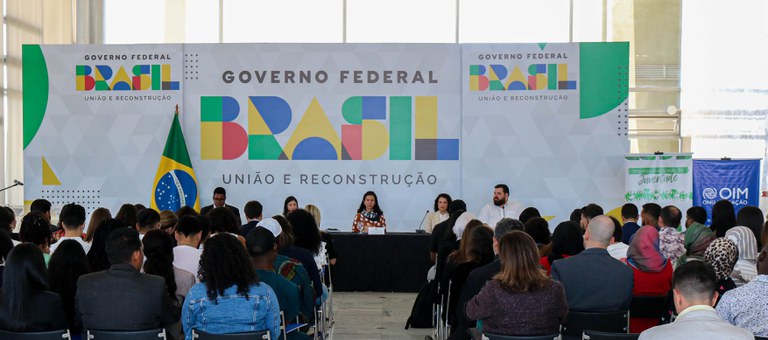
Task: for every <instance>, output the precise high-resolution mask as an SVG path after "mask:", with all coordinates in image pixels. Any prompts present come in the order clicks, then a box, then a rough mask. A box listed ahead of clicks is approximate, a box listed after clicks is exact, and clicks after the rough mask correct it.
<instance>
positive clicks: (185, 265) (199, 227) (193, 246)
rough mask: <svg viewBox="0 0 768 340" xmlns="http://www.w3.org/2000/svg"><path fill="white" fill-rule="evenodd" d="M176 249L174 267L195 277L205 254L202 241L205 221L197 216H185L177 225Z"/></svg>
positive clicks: (174, 250)
mask: <svg viewBox="0 0 768 340" xmlns="http://www.w3.org/2000/svg"><path fill="white" fill-rule="evenodd" d="M174 234H175V236H176V244H177V246H176V247H173V266H174V267H176V268H179V269H182V270H185V271H187V272H190V273H192V274H193V276H194V277H195V281H196V282H197V272H198V270H199V269H200V255H201V254H202V253H203V251H202V250H201V249H199V246H200V239H201V238H202V234H203V221H202V220H201V219H200V218H198V217H197V216H184V217H182V218H181V219H179V223H178V224H177V225H176V232H175V233H174Z"/></svg>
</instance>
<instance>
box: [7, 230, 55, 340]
mask: <svg viewBox="0 0 768 340" xmlns="http://www.w3.org/2000/svg"><path fill="white" fill-rule="evenodd" d="M47 282H48V277H47V272H46V269H45V260H44V259H43V252H42V251H41V250H40V248H38V247H36V246H35V245H33V244H29V243H26V244H20V245H18V246H16V247H14V248H13V249H12V250H11V252H10V253H9V254H8V258H7V259H6V261H5V270H4V271H3V289H2V295H1V296H0V300H2V303H0V308H1V309H2V311H3V312H2V313H0V320H3V321H4V322H3V324H4V325H3V329H7V330H12V331H22V330H24V324H25V323H26V322H28V321H29V319H30V318H31V317H32V316H33V315H34V314H35V313H39V311H36V310H32V304H31V299H32V297H33V294H34V293H35V292H37V291H41V290H46V289H47Z"/></svg>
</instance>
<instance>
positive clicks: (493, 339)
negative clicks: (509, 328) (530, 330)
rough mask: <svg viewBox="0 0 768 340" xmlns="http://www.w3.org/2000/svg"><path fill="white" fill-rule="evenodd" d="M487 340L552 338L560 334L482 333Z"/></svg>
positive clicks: (545, 339) (538, 339)
mask: <svg viewBox="0 0 768 340" xmlns="http://www.w3.org/2000/svg"><path fill="white" fill-rule="evenodd" d="M483 335H485V337H486V338H488V340H553V339H557V338H558V337H559V336H560V334H548V335H503V334H493V333H483Z"/></svg>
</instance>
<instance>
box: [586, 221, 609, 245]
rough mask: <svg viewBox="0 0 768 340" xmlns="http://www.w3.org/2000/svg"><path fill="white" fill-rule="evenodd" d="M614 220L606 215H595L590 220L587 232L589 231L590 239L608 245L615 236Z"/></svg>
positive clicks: (598, 243)
mask: <svg viewBox="0 0 768 340" xmlns="http://www.w3.org/2000/svg"><path fill="white" fill-rule="evenodd" d="M613 229H614V225H613V221H612V220H611V218H610V217H608V216H605V215H600V216H595V217H594V218H592V219H591V220H589V225H588V226H587V232H589V241H590V242H594V243H595V244H597V245H599V246H602V247H608V245H609V244H610V243H611V238H612V237H613Z"/></svg>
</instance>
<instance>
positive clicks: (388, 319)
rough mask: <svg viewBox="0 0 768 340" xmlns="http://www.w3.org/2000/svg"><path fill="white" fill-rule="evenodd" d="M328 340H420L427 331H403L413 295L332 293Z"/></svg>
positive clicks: (429, 330)
mask: <svg viewBox="0 0 768 340" xmlns="http://www.w3.org/2000/svg"><path fill="white" fill-rule="evenodd" d="M333 298H334V301H333V305H334V308H333V309H334V313H335V318H336V326H335V327H334V331H333V338H332V340H373V339H391V340H395V339H398V340H401V339H412V340H423V339H424V337H425V336H427V335H430V334H431V333H432V330H431V329H415V328H411V329H408V330H406V329H404V327H405V320H407V319H408V316H409V315H410V314H411V307H413V301H414V300H415V299H416V294H415V293H372V292H353V293H340V292H338V293H334V296H333Z"/></svg>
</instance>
